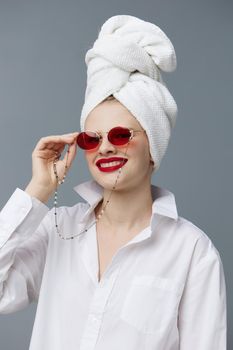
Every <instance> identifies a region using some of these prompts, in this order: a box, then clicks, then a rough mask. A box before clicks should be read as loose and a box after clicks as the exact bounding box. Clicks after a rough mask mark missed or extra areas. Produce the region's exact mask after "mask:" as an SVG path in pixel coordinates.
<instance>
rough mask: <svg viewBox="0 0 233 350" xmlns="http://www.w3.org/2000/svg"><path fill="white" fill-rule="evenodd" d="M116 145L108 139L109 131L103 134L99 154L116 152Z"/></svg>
mask: <svg viewBox="0 0 233 350" xmlns="http://www.w3.org/2000/svg"><path fill="white" fill-rule="evenodd" d="M116 151H117V149H116V147H115V146H114V145H113V144H112V143H111V142H110V141H109V140H108V135H107V133H105V134H102V138H101V140H100V146H99V149H98V152H99V154H108V153H114V154H115V153H116Z"/></svg>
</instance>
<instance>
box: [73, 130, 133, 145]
mask: <svg viewBox="0 0 233 350" xmlns="http://www.w3.org/2000/svg"><path fill="white" fill-rule="evenodd" d="M130 136H131V133H130V130H129V129H128V128H123V127H120V126H117V127H115V128H113V129H111V130H110V131H109V133H108V138H109V141H110V142H111V143H112V144H113V145H115V146H121V145H125V144H126V143H127V142H128V141H129V139H130ZM77 144H78V145H79V147H80V148H82V149H85V150H90V149H93V148H96V147H97V146H98V145H99V136H98V134H96V133H95V132H92V131H86V132H81V133H80V134H79V135H78V137H77Z"/></svg>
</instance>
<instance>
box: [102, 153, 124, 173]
mask: <svg viewBox="0 0 233 350" xmlns="http://www.w3.org/2000/svg"><path fill="white" fill-rule="evenodd" d="M120 160H121V161H122V160H124V162H123V165H122V163H120V164H118V165H114V166H111V167H101V166H100V164H101V163H109V162H110V161H111V162H113V161H120ZM127 161H128V159H126V158H117V157H113V158H108V159H107V160H106V159H99V160H98V161H97V162H96V165H97V166H98V168H99V170H100V171H102V172H105V173H108V172H111V171H115V170H117V169H119V168H121V167H123V166H124V165H125V164H126V163H127Z"/></svg>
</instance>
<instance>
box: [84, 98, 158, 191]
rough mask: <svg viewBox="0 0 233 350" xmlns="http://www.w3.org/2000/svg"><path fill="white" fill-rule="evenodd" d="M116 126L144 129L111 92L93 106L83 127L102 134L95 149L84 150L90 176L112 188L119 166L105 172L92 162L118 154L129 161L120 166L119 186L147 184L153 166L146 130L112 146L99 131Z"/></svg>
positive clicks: (105, 135) (103, 185)
mask: <svg viewBox="0 0 233 350" xmlns="http://www.w3.org/2000/svg"><path fill="white" fill-rule="evenodd" d="M115 126H123V127H128V128H130V129H134V130H143V128H142V126H141V124H140V123H139V122H138V121H137V119H136V118H135V117H134V116H133V115H132V114H131V113H130V112H129V110H128V109H127V108H126V107H125V106H124V105H123V104H122V103H120V102H119V101H118V100H117V99H115V98H114V96H112V95H110V96H109V97H108V98H106V99H105V100H103V101H102V102H101V103H99V104H98V105H97V106H96V107H95V108H93V109H92V111H91V112H90V113H89V114H88V116H87V118H86V120H85V130H89V131H98V132H100V133H101V135H102V137H103V139H102V141H101V143H100V146H99V147H98V148H97V149H94V150H88V151H85V157H86V160H87V164H88V167H89V170H90V172H91V174H92V176H93V178H94V179H95V180H96V181H97V182H98V183H99V184H100V185H101V186H102V187H104V188H106V189H109V190H111V189H112V187H113V185H114V184H115V180H116V177H117V174H118V171H119V170H115V171H113V172H108V173H107V172H106V173H105V172H101V171H100V170H99V168H98V167H97V166H96V165H95V163H96V161H97V160H98V159H100V158H108V157H111V156H119V157H125V158H127V159H128V162H127V163H126V164H125V165H124V166H123V167H122V173H121V175H120V177H119V179H118V182H117V189H118V190H120V189H122V190H123V189H129V188H130V187H135V186H138V185H140V184H142V183H143V184H144V183H145V184H146V183H148V184H150V183H151V175H152V172H153V170H154V169H153V160H152V158H151V155H150V151H149V142H148V138H147V135H146V132H137V133H135V134H134V135H135V136H134V137H133V138H132V139H131V140H130V142H129V144H128V145H122V146H115V145H113V144H111V143H110V142H109V141H108V138H107V134H106V133H102V131H109V130H110V129H112V128H113V127H115ZM126 148H127V153H126V155H125V151H126Z"/></svg>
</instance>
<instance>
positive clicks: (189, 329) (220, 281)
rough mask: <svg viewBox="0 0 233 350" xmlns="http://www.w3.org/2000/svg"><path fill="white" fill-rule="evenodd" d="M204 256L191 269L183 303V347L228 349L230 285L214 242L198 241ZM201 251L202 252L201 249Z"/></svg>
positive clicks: (180, 325) (180, 320) (187, 349)
mask: <svg viewBox="0 0 233 350" xmlns="http://www.w3.org/2000/svg"><path fill="white" fill-rule="evenodd" d="M198 245H199V247H198V249H199V253H198V254H200V256H199V258H197V262H196V263H195V266H194V267H192V268H191V269H190V272H189V276H188V279H187V283H186V286H185V289H184V293H183V295H182V298H181V302H180V306H179V318H178V328H179V335H180V350H226V336H227V320H226V285H225V276H224V270H223V265H222V261H221V258H220V255H219V253H218V251H217V249H216V248H215V247H214V246H213V244H212V242H211V241H210V240H208V239H206V238H205V243H204V244H203V242H202V239H201V240H200V242H198ZM200 252H201V253H200Z"/></svg>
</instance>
